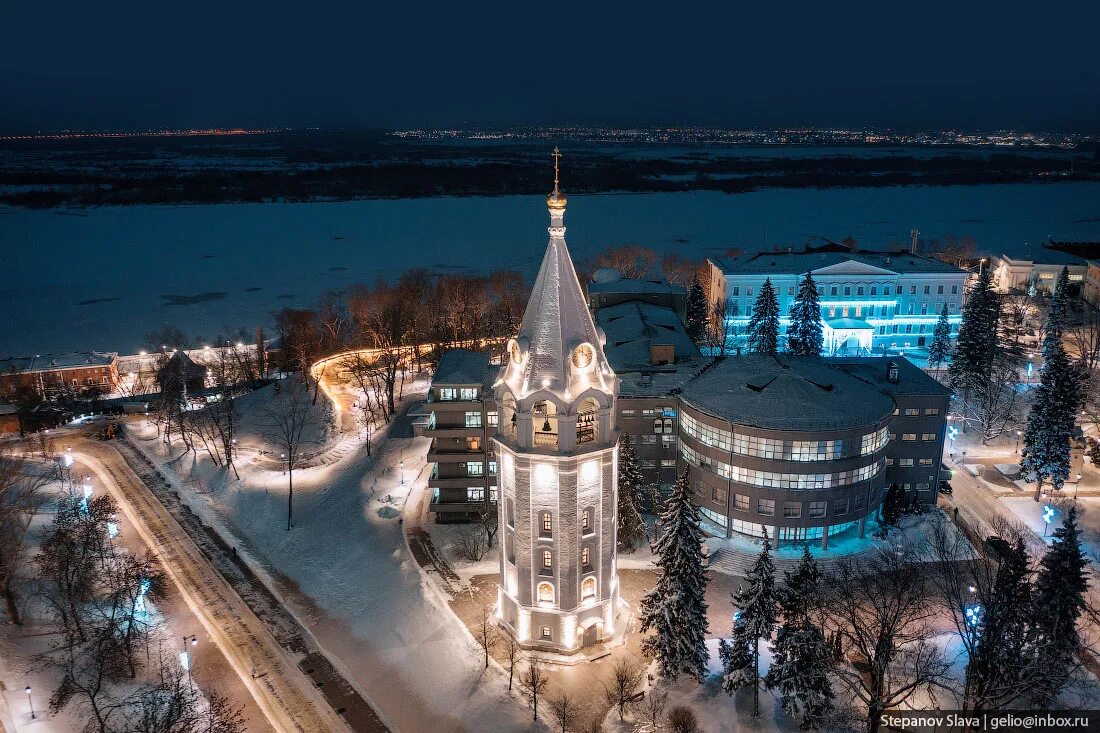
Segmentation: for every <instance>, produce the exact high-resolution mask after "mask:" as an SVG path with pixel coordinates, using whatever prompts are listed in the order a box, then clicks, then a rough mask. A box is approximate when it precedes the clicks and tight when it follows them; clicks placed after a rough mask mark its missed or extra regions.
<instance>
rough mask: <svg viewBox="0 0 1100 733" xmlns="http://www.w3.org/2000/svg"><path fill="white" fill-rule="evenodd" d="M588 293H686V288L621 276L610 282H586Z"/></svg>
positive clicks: (658, 281)
mask: <svg viewBox="0 0 1100 733" xmlns="http://www.w3.org/2000/svg"><path fill="white" fill-rule="evenodd" d="M588 293H589V294H590V295H591V294H592V293H639V294H642V293H670V294H673V295H687V288H685V287H684V286H683V285H673V284H672V283H668V282H665V281H663V280H641V279H636V278H621V279H618V280H613V281H610V282H590V283H588Z"/></svg>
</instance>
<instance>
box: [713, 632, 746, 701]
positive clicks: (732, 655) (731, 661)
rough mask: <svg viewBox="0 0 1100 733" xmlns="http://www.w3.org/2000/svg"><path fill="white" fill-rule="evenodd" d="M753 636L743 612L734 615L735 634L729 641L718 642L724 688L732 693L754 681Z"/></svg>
mask: <svg viewBox="0 0 1100 733" xmlns="http://www.w3.org/2000/svg"><path fill="white" fill-rule="evenodd" d="M752 646H753V644H752V638H751V637H750V636H749V634H748V632H746V631H745V622H744V621H743V620H742V619H741V614H740V613H739V612H738V613H735V614H734V616H733V635H732V636H731V637H730V639H729V641H727V640H725V639H722V640H720V641H719V642H718V658H719V659H720V660H722V689H723V690H725V691H726V694H727V695H732V694H733V693H734V692H736V691H737V690H740V689H741V688H742V687H748V686H749V685H751V684H752V682H753V673H752V669H753V656H752Z"/></svg>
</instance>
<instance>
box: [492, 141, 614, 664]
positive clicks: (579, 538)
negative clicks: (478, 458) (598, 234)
mask: <svg viewBox="0 0 1100 733" xmlns="http://www.w3.org/2000/svg"><path fill="white" fill-rule="evenodd" d="M559 157H560V154H559V153H558V150H557V148H555V149H554V192H553V193H552V194H550V196H549V197H548V198H547V199H546V205H547V208H548V209H549V211H550V227H549V233H550V242H549V244H548V245H547V247H546V255H545V257H543V260H542V266H541V267H540V268H539V273H538V277H537V278H536V279H535V285H534V288H533V290H532V292H531V300H530V301H529V302H528V304H527V310H526V311H525V312H524V314H523V321H522V323H521V324H520V328H519V333H518V335H517V336H516V337H515V338H513V339H511V340H509V342H508V355H507V361H506V364H505V365H504V367H503V368H502V371H501V374H500V378H499V380H498V381H497V383H496V385H495V390H496V399H497V404H498V405H499V411H500V422H499V428H498V432H497V435H496V436H495V438H494V440H495V442H496V449H497V456H498V469H497V470H498V472H499V473H498V482H499V487H500V504H499V509H500V511H499V512H498V514H499V517H500V533H499V535H498V536H499V537H500V538H501V553H500V586H499V589H498V605H497V613H498V616H499V618H500V621H501V623H502V624H503V625H504V626H505V628H506V629H508V631H509V632H510V633H512V634H513V635H514V636H515V637H516V639H517V640H518V641H519V642H520V643H521V644H522V645H523V646H525V647H528V648H536V649H544V650H547V651H554V652H559V653H566V654H568V653H572V652H574V651H576V650H578V649H580V648H581V647H584V646H589V645H591V644H594V643H597V642H599V641H602V640H605V639H608V638H610V637H611V636H612V635H613V634H614V632H615V623H616V618H615V615H616V609H617V608H618V605H619V580H618V576H617V575H616V572H615V543H616V531H617V520H616V507H617V493H616V486H617V479H618V464H617V461H618V449H617V442H618V432H617V431H616V430H615V425H614V415H615V409H614V408H615V398H616V395H617V393H618V379H617V377H616V376H615V373H614V372H613V371H612V370H611V367H610V365H609V364H608V363H607V359H606V358H605V357H604V352H603V346H604V336H603V333H602V331H601V330H599V329H597V327H596V325H595V324H594V323H593V321H592V316H591V314H590V313H589V310H588V306H587V303H586V301H585V297H584V293H583V292H582V290H581V285H580V282H579V281H578V279H577V273H576V270H575V269H574V268H573V261H572V260H571V259H570V257H569V250H568V249H567V248H566V245H565V226H564V225H563V220H564V218H565V203H566V200H565V196H564V195H562V193H561V192H560V191H559V190H558V158H559Z"/></svg>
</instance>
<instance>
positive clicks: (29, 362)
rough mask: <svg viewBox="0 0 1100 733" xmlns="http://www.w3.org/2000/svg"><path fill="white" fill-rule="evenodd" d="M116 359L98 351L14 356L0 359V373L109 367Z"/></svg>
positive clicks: (111, 354)
mask: <svg viewBox="0 0 1100 733" xmlns="http://www.w3.org/2000/svg"><path fill="white" fill-rule="evenodd" d="M117 357H118V354H116V353H113V352H111V353H105V352H99V351H87V352H77V353H72V354H39V355H35V356H15V357H8V358H7V359H0V373H3V374H9V373H13V372H52V371H57V370H59V369H75V368H79V367H96V366H110V365H111V364H112V363H113V362H114V361H115V359H116V358H117Z"/></svg>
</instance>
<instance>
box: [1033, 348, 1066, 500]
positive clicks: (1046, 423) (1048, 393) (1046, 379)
mask: <svg viewBox="0 0 1100 733" xmlns="http://www.w3.org/2000/svg"><path fill="white" fill-rule="evenodd" d="M1048 349H1049V352H1048V354H1047V355H1046V363H1045V364H1043V371H1042V372H1041V374H1040V378H1039V386H1038V388H1036V390H1035V400H1034V402H1032V404H1031V412H1029V413H1028V416H1027V427H1026V428H1025V429H1024V447H1023V451H1022V453H1021V455H1022V460H1021V461H1020V468H1021V470H1022V471H1023V472H1024V474H1025V475H1031V476H1033V477H1034V479H1035V501H1039V499H1040V497H1041V496H1042V491H1043V484H1044V482H1047V481H1049V482H1050V484H1051V485H1052V486H1053V487H1054V488H1055V489H1061V488H1062V485H1063V484H1065V482H1066V479H1067V478H1069V461H1070V440H1071V439H1072V438H1073V428H1074V424H1075V421H1076V418H1077V407H1078V405H1079V404H1080V395H1081V383H1080V373H1079V371H1078V369H1077V367H1076V366H1075V365H1074V364H1072V363H1071V362H1070V360H1069V357H1068V356H1066V352H1065V349H1064V348H1063V347H1062V342H1061V341H1060V340H1059V341H1055V342H1053V343H1051V344H1049V345H1048Z"/></svg>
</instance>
